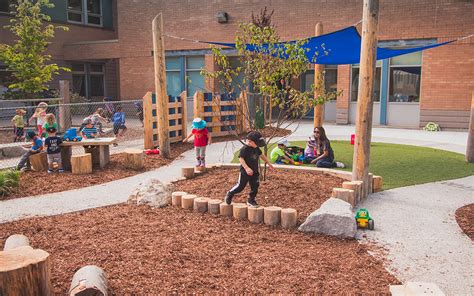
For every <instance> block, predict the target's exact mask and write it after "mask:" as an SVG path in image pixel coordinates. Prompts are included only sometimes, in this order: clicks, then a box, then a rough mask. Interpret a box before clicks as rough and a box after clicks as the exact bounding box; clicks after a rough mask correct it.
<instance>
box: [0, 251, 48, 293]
mask: <svg viewBox="0 0 474 296" xmlns="http://www.w3.org/2000/svg"><path fill="white" fill-rule="evenodd" d="M0 283H1V284H0V295H25V296H30V295H31V296H33V295H41V296H47V295H53V288H52V285H51V260H50V258H49V254H48V252H45V251H43V250H39V249H33V248H32V247H30V246H23V247H17V248H14V249H10V250H8V251H1V252H0Z"/></svg>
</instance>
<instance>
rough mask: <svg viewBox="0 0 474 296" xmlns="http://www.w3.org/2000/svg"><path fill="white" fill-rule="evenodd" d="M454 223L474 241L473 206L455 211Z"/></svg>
mask: <svg viewBox="0 0 474 296" xmlns="http://www.w3.org/2000/svg"><path fill="white" fill-rule="evenodd" d="M456 221H457V222H458V224H459V227H461V229H462V231H463V232H464V233H465V234H466V235H467V236H469V238H470V239H471V240H474V204H469V205H466V206H464V207H462V208H459V209H457V210H456Z"/></svg>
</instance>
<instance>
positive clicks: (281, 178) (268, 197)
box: [175, 169, 345, 224]
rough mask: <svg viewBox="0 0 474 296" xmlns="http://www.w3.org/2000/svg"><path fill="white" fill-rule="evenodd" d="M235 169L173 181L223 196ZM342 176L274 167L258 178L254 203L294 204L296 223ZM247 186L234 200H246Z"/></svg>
mask: <svg viewBox="0 0 474 296" xmlns="http://www.w3.org/2000/svg"><path fill="white" fill-rule="evenodd" d="M238 176H239V170H238V169H216V170H213V171H210V172H209V173H206V174H205V175H202V176H199V177H196V178H194V179H189V180H183V181H179V182H176V183H175V187H176V189H177V190H179V191H184V192H188V193H191V194H196V195H198V196H202V197H208V198H215V199H224V196H225V195H226V193H227V191H229V190H230V189H231V188H232V187H233V186H234V185H235V184H236V183H237V179H238ZM344 181H345V180H344V179H342V178H339V177H335V176H331V175H328V174H322V173H317V172H301V171H294V170H281V169H275V170H274V171H271V172H269V173H268V177H267V180H265V181H261V182H260V187H259V192H258V195H257V203H259V204H260V205H262V206H279V207H282V208H294V209H296V210H297V211H298V223H299V224H300V223H302V222H304V219H306V217H307V216H308V215H309V214H311V213H312V212H313V211H314V210H316V209H318V208H319V207H320V206H321V204H322V203H323V202H325V201H326V200H327V199H328V198H329V197H330V196H331V192H332V188H333V187H341V185H342V182H344ZM249 191H250V189H249V186H248V185H247V188H246V189H245V190H244V191H243V192H242V193H240V194H239V195H236V196H235V197H234V202H246V201H247V197H248V193H249Z"/></svg>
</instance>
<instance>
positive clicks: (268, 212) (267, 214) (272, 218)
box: [263, 206, 281, 226]
mask: <svg viewBox="0 0 474 296" xmlns="http://www.w3.org/2000/svg"><path fill="white" fill-rule="evenodd" d="M263 212H264V213H263V221H264V222H265V224H267V225H270V226H273V225H278V224H280V217H281V208H280V207H275V206H271V207H265V209H264V210H263Z"/></svg>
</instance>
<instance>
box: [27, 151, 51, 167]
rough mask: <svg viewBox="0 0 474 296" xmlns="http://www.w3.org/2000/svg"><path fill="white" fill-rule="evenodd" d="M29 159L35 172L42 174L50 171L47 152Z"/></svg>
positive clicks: (31, 156)
mask: <svg viewBox="0 0 474 296" xmlns="http://www.w3.org/2000/svg"><path fill="white" fill-rule="evenodd" d="M29 159H30V164H31V167H32V169H33V171H36V172H42V171H46V170H47V169H48V156H47V154H46V152H39V153H36V154H32V155H30V157H29Z"/></svg>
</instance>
